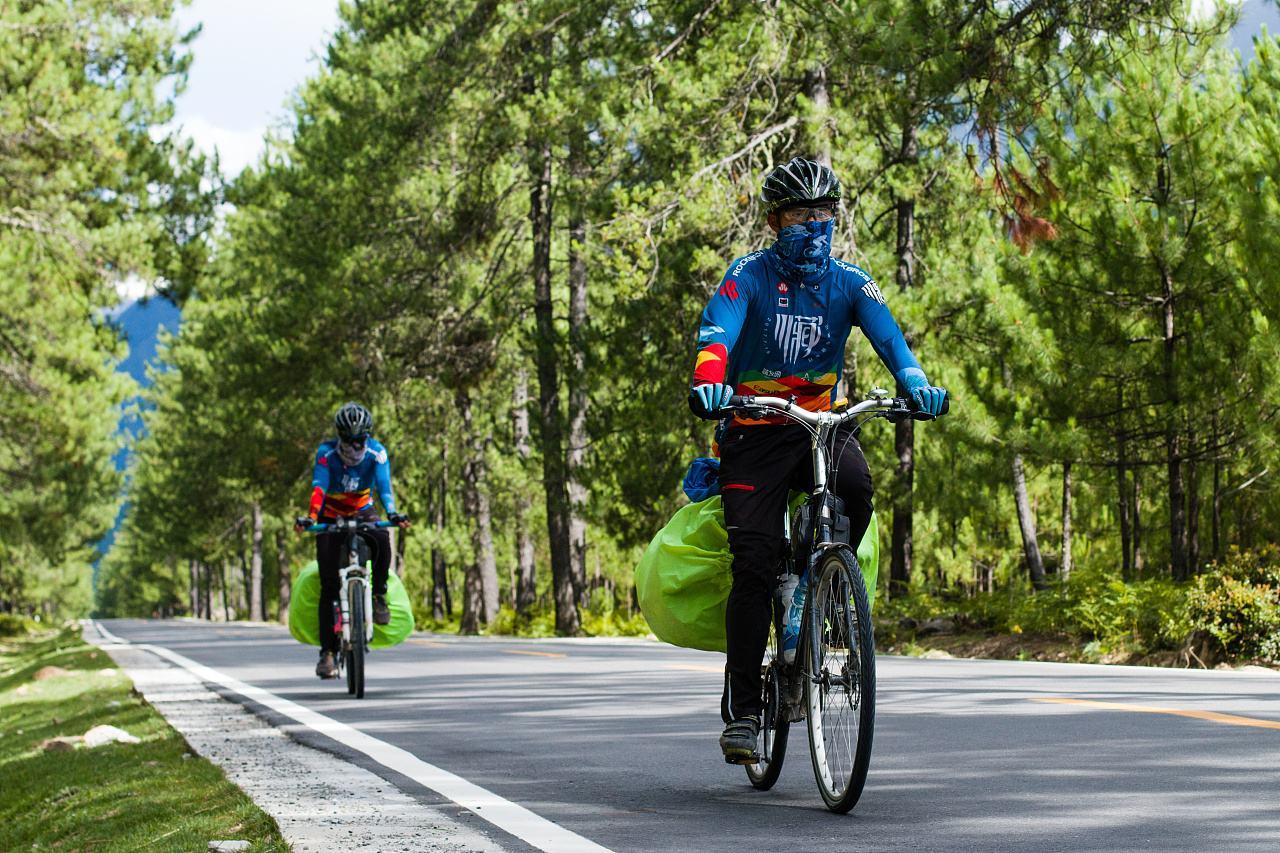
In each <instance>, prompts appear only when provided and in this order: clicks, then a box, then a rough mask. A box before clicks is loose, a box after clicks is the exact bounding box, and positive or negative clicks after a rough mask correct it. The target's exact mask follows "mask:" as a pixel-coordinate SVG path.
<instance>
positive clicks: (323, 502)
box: [311, 438, 396, 521]
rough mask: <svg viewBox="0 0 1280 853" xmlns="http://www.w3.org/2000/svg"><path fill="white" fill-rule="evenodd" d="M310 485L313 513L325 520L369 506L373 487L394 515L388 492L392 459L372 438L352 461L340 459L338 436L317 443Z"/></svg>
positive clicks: (350, 513) (359, 510) (359, 512)
mask: <svg viewBox="0 0 1280 853" xmlns="http://www.w3.org/2000/svg"><path fill="white" fill-rule="evenodd" d="M311 485H312V499H311V512H312V517H317V518H321V519H323V520H326V521H328V520H332V519H334V518H346V517H349V516H353V515H359V514H361V513H363V512H366V511H368V510H371V509H372V508H373V495H372V490H373V488H374V487H376V488H377V490H378V500H380V501H381V502H382V508H383V509H385V510H386V511H387V514H389V515H393V514H395V511H396V499H395V495H393V494H392V492H391V462H390V461H389V460H388V459H387V451H386V448H384V447H383V446H382V445H381V444H380V443H379V442H378V441H377V439H374V438H369V439H368V440H367V441H366V442H365V447H364V457H363V458H362V459H361V460H360V461H359V462H358V463H357V464H355V465H347V464H346V463H345V462H343V461H342V457H341V456H340V455H339V454H338V441H337V439H330V440H329V441H326V442H325V443H324V444H322V445H320V447H319V449H318V450H316V462H315V467H314V468H313V469H312V475H311Z"/></svg>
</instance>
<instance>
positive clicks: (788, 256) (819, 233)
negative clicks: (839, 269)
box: [769, 219, 836, 284]
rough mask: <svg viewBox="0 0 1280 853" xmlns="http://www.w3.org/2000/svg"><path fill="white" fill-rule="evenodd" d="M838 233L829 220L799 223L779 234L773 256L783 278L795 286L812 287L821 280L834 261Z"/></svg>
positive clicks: (772, 252)
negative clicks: (833, 245)
mask: <svg viewBox="0 0 1280 853" xmlns="http://www.w3.org/2000/svg"><path fill="white" fill-rule="evenodd" d="M835 229H836V221H835V220H834V219H828V220H827V221H826V222H818V221H816V220H811V221H809V222H798V223H796V224H795V225H788V226H787V227H786V228H783V229H782V230H781V231H779V232H778V239H777V240H775V241H774V243H773V245H772V246H770V247H769V253H770V254H771V255H772V257H773V262H774V263H775V264H777V266H778V270H779V272H781V273H782V276H783V278H785V279H787V280H788V281H790V282H792V283H793V284H794V283H797V282H799V283H803V284H812V283H814V282H815V281H817V280H818V279H820V278H821V277H822V276H823V274H825V273H826V271H827V264H828V263H829V262H830V260H831V235H832V234H834V233H835Z"/></svg>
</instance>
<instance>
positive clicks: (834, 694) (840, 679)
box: [802, 548, 876, 813]
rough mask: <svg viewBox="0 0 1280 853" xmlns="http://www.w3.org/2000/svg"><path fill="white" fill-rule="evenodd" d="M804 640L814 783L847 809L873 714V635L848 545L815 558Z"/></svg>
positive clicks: (865, 761)
mask: <svg viewBox="0 0 1280 853" xmlns="http://www.w3.org/2000/svg"><path fill="white" fill-rule="evenodd" d="M814 577H816V578H817V583H816V584H815V585H814V586H813V587H812V588H811V590H810V596H809V602H810V603H809V609H808V613H807V619H808V623H809V624H808V626H807V631H806V632H805V636H804V637H803V638H802V642H803V643H804V645H805V650H806V651H805V654H806V656H807V658H806V664H807V665H806V666H805V667H804V670H805V671H804V673H803V675H802V677H803V678H804V679H805V711H806V713H805V716H806V718H807V720H808V724H809V752H810V754H811V756H812V757H813V774H814V777H815V778H816V779H817V782H818V791H819V792H820V793H821V794H822V800H823V802H825V803H826V805H827V808H829V809H831V810H832V811H833V812H841V813H843V812H847V811H849V809H851V808H853V806H854V805H855V804H856V803H857V802H858V798H859V797H860V796H862V787H863V785H864V784H865V783H866V781H867V767H868V766H869V765H870V762H871V739H872V730H873V728H874V725H875V714H876V709H875V706H876V659H875V638H874V636H873V635H872V631H871V608H870V606H869V604H868V602H867V590H866V587H865V586H864V584H863V582H862V571H861V570H860V569H859V568H858V562H857V560H856V559H854V556H853V554H852V553H851V552H850V551H848V550H847V549H845V548H833V549H831V550H829V551H828V552H827V553H826V554H825V555H824V556H823V557H822V559H821V560H820V561H819V562H818V564H817V566H816V573H815V575H814Z"/></svg>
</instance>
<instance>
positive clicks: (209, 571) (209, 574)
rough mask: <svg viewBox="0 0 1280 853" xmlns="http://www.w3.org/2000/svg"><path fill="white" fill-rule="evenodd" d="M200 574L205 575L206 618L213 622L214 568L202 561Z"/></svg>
mask: <svg viewBox="0 0 1280 853" xmlns="http://www.w3.org/2000/svg"><path fill="white" fill-rule="evenodd" d="M200 572H201V574H203V575H204V618H205V619H207V620H209V621H210V622H212V621H213V566H212V565H211V564H209V563H206V562H203V561H201V563H200Z"/></svg>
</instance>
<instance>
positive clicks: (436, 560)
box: [431, 447, 453, 622]
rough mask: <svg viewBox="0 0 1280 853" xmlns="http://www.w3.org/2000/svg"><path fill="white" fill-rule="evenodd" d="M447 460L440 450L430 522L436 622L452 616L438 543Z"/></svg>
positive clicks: (446, 573)
mask: <svg viewBox="0 0 1280 853" xmlns="http://www.w3.org/2000/svg"><path fill="white" fill-rule="evenodd" d="M448 477H449V470H448V459H447V457H446V454H445V450H444V448H443V447H442V448H441V449H440V479H439V483H438V487H437V489H436V496H435V506H434V507H433V508H432V522H433V524H434V525H435V542H434V544H433V545H432V546H431V616H432V618H434V619H435V620H436V621H437V622H439V621H441V620H443V619H444V618H445V617H446V616H452V615H453V599H452V598H451V597H450V595H449V571H448V568H449V567H448V566H447V565H446V564H445V561H444V549H443V548H441V546H440V543H441V542H442V541H443V540H444V529H445V524H446V522H447V520H448V518H447V514H446V510H447V503H446V499H447V497H448V494H449V492H448V485H449V480H448Z"/></svg>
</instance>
